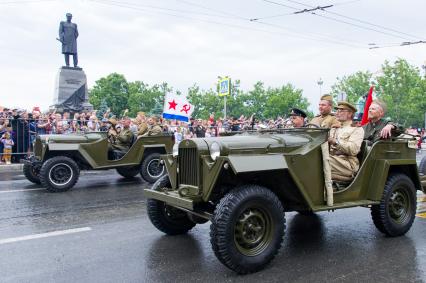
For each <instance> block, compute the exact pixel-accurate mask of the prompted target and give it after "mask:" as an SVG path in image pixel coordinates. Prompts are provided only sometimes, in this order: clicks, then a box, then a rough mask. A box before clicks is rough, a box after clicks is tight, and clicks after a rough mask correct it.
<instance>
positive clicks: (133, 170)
mask: <svg viewBox="0 0 426 283" xmlns="http://www.w3.org/2000/svg"><path fill="white" fill-rule="evenodd" d="M139 171H140V167H139V166H126V167H118V168H117V173H118V174H120V175H121V176H123V177H124V178H127V179H130V178H133V177H135V176H136V175H137V174H139Z"/></svg>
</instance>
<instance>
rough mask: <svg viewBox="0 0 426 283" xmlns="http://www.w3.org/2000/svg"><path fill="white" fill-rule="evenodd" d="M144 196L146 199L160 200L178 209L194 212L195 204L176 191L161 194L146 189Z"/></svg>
mask: <svg viewBox="0 0 426 283" xmlns="http://www.w3.org/2000/svg"><path fill="white" fill-rule="evenodd" d="M144 195H145V197H146V198H150V199H155V200H159V201H162V202H164V203H166V204H168V205H171V206H177V207H182V208H186V209H188V210H194V202H193V201H192V200H190V199H187V198H183V197H181V196H180V195H179V194H178V193H177V192H175V191H164V192H159V191H154V190H151V189H145V190H144Z"/></svg>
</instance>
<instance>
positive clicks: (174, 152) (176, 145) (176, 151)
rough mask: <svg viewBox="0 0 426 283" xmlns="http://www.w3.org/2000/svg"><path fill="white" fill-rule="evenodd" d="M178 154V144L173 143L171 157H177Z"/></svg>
mask: <svg viewBox="0 0 426 283" xmlns="http://www.w3.org/2000/svg"><path fill="white" fill-rule="evenodd" d="M178 153H179V143H175V145H174V146H173V151H172V155H173V157H176V156H178Z"/></svg>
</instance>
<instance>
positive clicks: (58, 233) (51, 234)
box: [0, 227, 92, 245]
mask: <svg viewBox="0 0 426 283" xmlns="http://www.w3.org/2000/svg"><path fill="white" fill-rule="evenodd" d="M90 230H92V228H90V227H83V228H76V229H68V230H61V231H53V232H48V233H42V234H33V235H27V236H22V237H15V238H7V239H3V240H0V245H2V244H9V243H15V242H20V241H28V240H34V239H41V238H47V237H54V236H61V235H67V234H74V233H80V232H87V231H90Z"/></svg>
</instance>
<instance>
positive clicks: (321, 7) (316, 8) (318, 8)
mask: <svg viewBox="0 0 426 283" xmlns="http://www.w3.org/2000/svg"><path fill="white" fill-rule="evenodd" d="M333 6H334V5H327V6H318V7H314V8H312V9H303V10H301V11H297V12H294V13H295V14H302V13H308V12H313V11H317V10H322V11H324V10H325V9H327V8H331V7H333Z"/></svg>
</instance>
